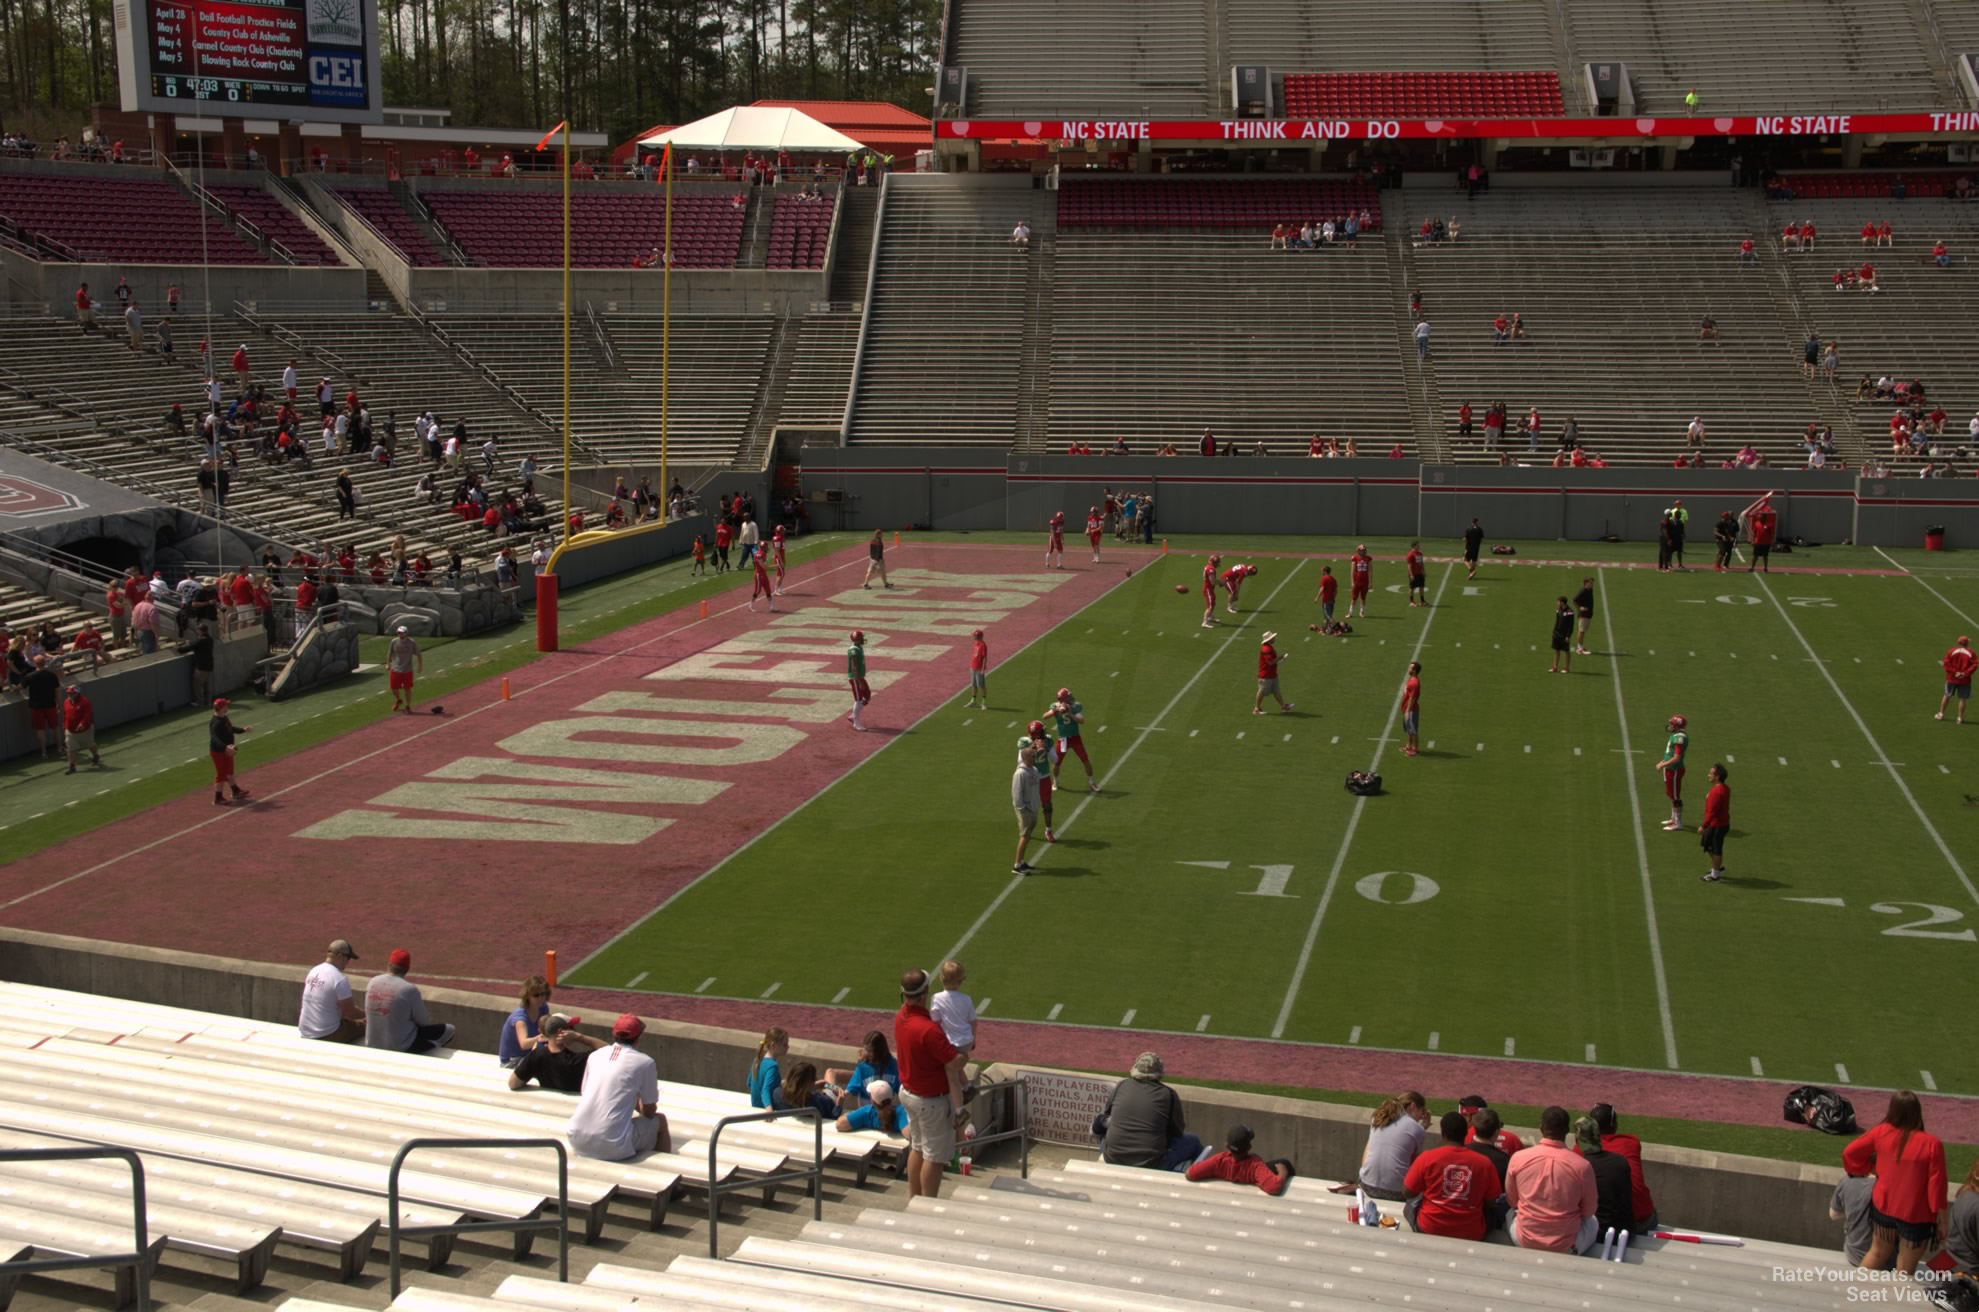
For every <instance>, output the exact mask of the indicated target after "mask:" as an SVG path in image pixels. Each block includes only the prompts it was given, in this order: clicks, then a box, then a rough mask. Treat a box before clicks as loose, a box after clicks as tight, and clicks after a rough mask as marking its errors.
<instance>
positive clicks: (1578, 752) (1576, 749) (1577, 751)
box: [1574, 747, 1580, 756]
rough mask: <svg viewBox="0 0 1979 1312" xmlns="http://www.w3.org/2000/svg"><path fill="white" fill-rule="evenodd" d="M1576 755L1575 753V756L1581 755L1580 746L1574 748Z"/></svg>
mask: <svg viewBox="0 0 1979 1312" xmlns="http://www.w3.org/2000/svg"><path fill="white" fill-rule="evenodd" d="M1574 755H1575V756H1579V755H1580V748H1578V747H1576V748H1574Z"/></svg>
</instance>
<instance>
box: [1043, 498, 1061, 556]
mask: <svg viewBox="0 0 1979 1312" xmlns="http://www.w3.org/2000/svg"><path fill="white" fill-rule="evenodd" d="M1054 558H1056V560H1057V564H1053V563H1052V562H1053V559H1054ZM1044 567H1045V568H1046V569H1064V568H1065V512H1064V511H1062V510H1054V511H1053V512H1052V514H1051V522H1050V523H1049V524H1047V525H1046V526H1045V540H1044Z"/></svg>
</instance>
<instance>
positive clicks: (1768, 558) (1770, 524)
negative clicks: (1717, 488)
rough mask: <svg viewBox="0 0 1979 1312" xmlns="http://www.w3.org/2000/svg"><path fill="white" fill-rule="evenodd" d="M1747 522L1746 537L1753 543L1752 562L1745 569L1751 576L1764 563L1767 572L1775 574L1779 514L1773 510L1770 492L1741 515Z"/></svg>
mask: <svg viewBox="0 0 1979 1312" xmlns="http://www.w3.org/2000/svg"><path fill="white" fill-rule="evenodd" d="M1739 518H1740V519H1742V520H1744V521H1745V533H1746V537H1747V538H1748V539H1750V540H1751V542H1752V561H1751V563H1750V564H1748V565H1747V566H1746V567H1745V572H1746V573H1748V574H1750V573H1752V571H1753V570H1754V569H1755V568H1757V567H1758V566H1759V565H1761V564H1762V563H1763V564H1764V565H1765V566H1766V569H1765V572H1766V573H1768V574H1771V573H1772V572H1773V539H1774V537H1775V536H1777V535H1778V533H1779V531H1780V516H1779V512H1778V511H1776V510H1774V509H1773V494H1772V493H1771V492H1768V493H1767V494H1766V495H1765V496H1763V497H1761V498H1759V500H1757V501H1755V502H1753V503H1752V504H1751V505H1749V506H1747V507H1746V508H1745V509H1744V510H1743V511H1741V512H1740V513H1739Z"/></svg>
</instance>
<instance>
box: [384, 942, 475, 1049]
mask: <svg viewBox="0 0 1979 1312" xmlns="http://www.w3.org/2000/svg"><path fill="white" fill-rule="evenodd" d="M411 969H412V954H411V953H410V952H407V951H406V950H405V949H404V948H393V949H392V955H391V956H390V957H389V958H387V959H386V965H385V973H384V974H382V975H373V976H372V977H371V982H370V983H369V984H367V985H366V986H365V988H364V1022H365V1023H364V1046H365V1047H367V1048H391V1049H394V1050H396V1051H398V1052H431V1051H432V1050H433V1049H435V1048H444V1047H446V1046H447V1045H448V1044H449V1043H452V1042H453V1041H454V1027H453V1026H451V1025H436V1024H434V1023H433V1018H432V1017H431V1016H429V1015H428V1014H427V1013H426V999H425V998H424V997H423V996H421V995H420V992H419V986H418V985H417V984H414V983H413V982H412V981H411V980H409V979H407V978H406V977H405V975H406V972H407V971H409V970H411Z"/></svg>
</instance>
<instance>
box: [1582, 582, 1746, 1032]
mask: <svg viewBox="0 0 1979 1312" xmlns="http://www.w3.org/2000/svg"><path fill="white" fill-rule="evenodd" d="M1595 577H1596V578H1598V579H1599V580H1600V588H1601V624H1602V628H1603V630H1604V631H1605V632H1606V634H1607V638H1608V650H1609V651H1618V650H1620V648H1619V647H1617V646H1616V644H1615V607H1614V603H1613V602H1611V601H1610V600H1609V597H1608V571H1607V569H1606V568H1605V567H1604V568H1602V569H1600V570H1598V571H1597V572H1596V575H1595ZM1615 722H1616V723H1617V724H1618V725H1620V726H1621V730H1622V751H1623V752H1624V753H1627V752H1628V751H1629V750H1630V746H1631V744H1630V742H1629V716H1628V708H1627V707H1626V706H1625V705H1624V704H1623V702H1622V668H1621V666H1619V665H1618V666H1616V667H1615ZM1725 759H1726V760H1730V759H1731V758H1730V757H1729V756H1728V757H1726V758H1725ZM1622 775H1623V784H1624V786H1625V787H1626V788H1627V789H1628V793H1629V813H1630V815H1631V816H1633V817H1634V819H1635V826H1634V828H1635V864H1636V870H1637V873H1638V874H1639V875H1640V876H1641V880H1642V910H1643V920H1644V923H1645V926H1646V927H1647V929H1648V931H1649V964H1650V968H1651V970H1652V972H1653V973H1654V975H1655V978H1656V1010H1657V1014H1658V1018H1659V1019H1660V1020H1661V1021H1662V1023H1663V1060H1664V1061H1665V1062H1666V1063H1667V1064H1668V1065H1669V1067H1670V1069H1671V1070H1676V1069H1677V1028H1676V1022H1675V1021H1674V1020H1672V1019H1671V1016H1670V983H1669V979H1668V977H1667V976H1666V975H1665V973H1664V970H1663V935H1662V931H1661V930H1660V929H1658V927H1657V924H1656V897H1655V894H1654V893H1653V892H1652V891H1651V889H1650V885H1649V848H1648V845H1647V844H1645V843H1644V842H1643V838H1642V798H1641V797H1640V796H1639V795H1638V794H1637V791H1636V786H1635V767H1634V766H1633V765H1631V764H1630V763H1629V759H1628V756H1627V755H1624V756H1623V757H1622Z"/></svg>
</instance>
